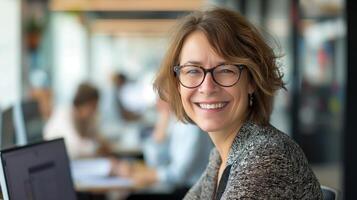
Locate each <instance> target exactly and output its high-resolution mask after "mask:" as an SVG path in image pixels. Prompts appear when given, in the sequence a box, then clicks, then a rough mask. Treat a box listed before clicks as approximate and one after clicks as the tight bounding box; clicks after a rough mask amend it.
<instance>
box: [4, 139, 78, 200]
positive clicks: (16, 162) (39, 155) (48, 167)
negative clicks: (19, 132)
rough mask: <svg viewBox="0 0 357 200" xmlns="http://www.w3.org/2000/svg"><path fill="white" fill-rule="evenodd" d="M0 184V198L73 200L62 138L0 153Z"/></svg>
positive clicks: (73, 191)
mask: <svg viewBox="0 0 357 200" xmlns="http://www.w3.org/2000/svg"><path fill="white" fill-rule="evenodd" d="M0 183H1V190H2V193H3V197H4V199H11V200H24V199H33V200H63V199H66V200H75V199H76V198H77V197H76V193H75V190H74V185H73V181H72V178H71V171H70V166H69V158H68V155H67V153H66V149H65V145H64V140H63V139H55V140H51V141H45V142H40V143H34V144H30V145H27V146H22V147H17V148H12V149H6V150H2V151H0Z"/></svg>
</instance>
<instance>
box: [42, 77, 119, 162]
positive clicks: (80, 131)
mask: <svg viewBox="0 0 357 200" xmlns="http://www.w3.org/2000/svg"><path fill="white" fill-rule="evenodd" d="M98 101H99V92H98V90H97V89H96V88H95V87H94V86H92V85H91V84H89V83H82V84H80V85H79V87H78V89H77V91H76V93H75V96H74V99H73V102H72V106H71V107H69V108H65V107H59V108H57V109H56V110H55V111H54V113H53V114H52V115H51V117H50V119H49V121H48V122H47V124H46V126H45V129H44V137H45V138H46V139H52V138H57V137H64V139H65V143H66V148H67V150H68V153H69V156H70V157H71V158H72V159H77V158H85V157H94V156H98V155H109V154H110V153H111V151H112V150H111V146H110V144H109V143H108V142H107V141H106V140H105V139H104V137H102V136H101V135H100V134H99V132H98V130H97V127H96V125H97V124H96V112H97V105H98Z"/></svg>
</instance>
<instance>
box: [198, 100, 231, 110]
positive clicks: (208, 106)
mask: <svg viewBox="0 0 357 200" xmlns="http://www.w3.org/2000/svg"><path fill="white" fill-rule="evenodd" d="M195 104H196V105H197V106H198V107H200V108H201V109H205V110H213V109H221V108H223V107H225V106H226V105H227V104H228V102H219V103H195Z"/></svg>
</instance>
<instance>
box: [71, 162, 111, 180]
mask: <svg viewBox="0 0 357 200" xmlns="http://www.w3.org/2000/svg"><path fill="white" fill-rule="evenodd" d="M110 168H111V162H110V160H109V159H107V158H86V159H80V160H73V161H71V172H72V177H73V178H74V179H77V178H86V177H93V176H94V177H107V176H109V174H110Z"/></svg>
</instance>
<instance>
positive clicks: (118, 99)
mask: <svg viewBox="0 0 357 200" xmlns="http://www.w3.org/2000/svg"><path fill="white" fill-rule="evenodd" d="M127 82H128V79H127V77H126V76H125V75H124V74H122V73H116V74H114V75H113V83H114V86H115V90H116V91H115V93H116V95H115V103H116V108H117V112H118V113H119V116H120V117H121V119H122V120H124V121H127V122H133V121H138V120H140V118H141V116H140V115H139V114H137V113H135V112H133V111H130V110H129V109H128V108H126V107H125V105H124V103H123V100H122V96H123V95H125V94H123V93H124V91H123V90H124V87H125V86H126V84H127Z"/></svg>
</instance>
